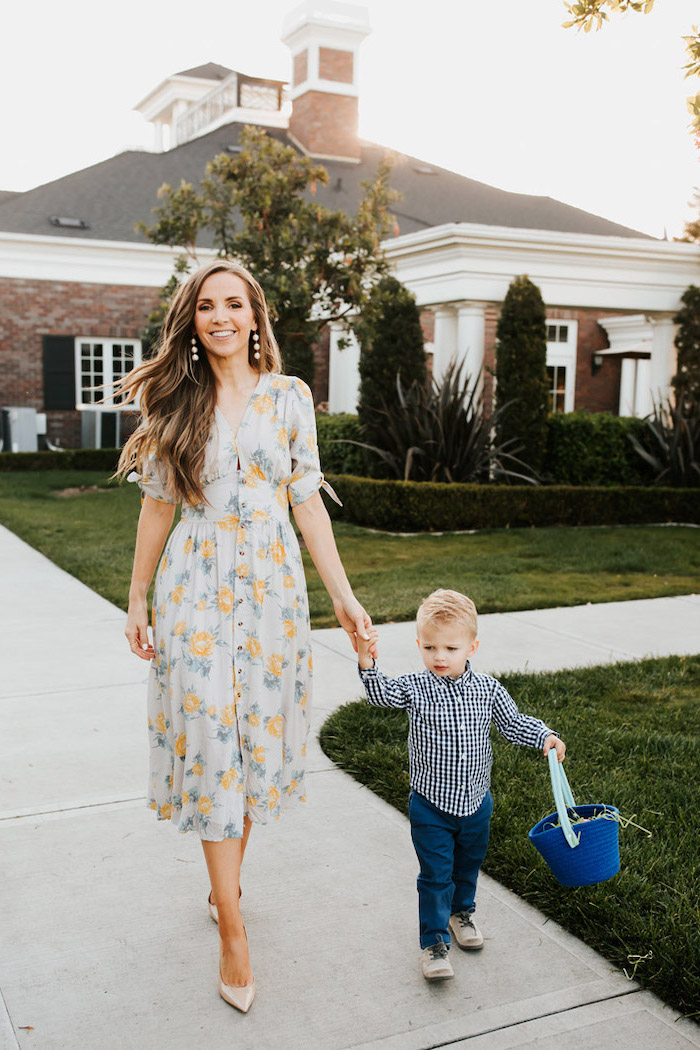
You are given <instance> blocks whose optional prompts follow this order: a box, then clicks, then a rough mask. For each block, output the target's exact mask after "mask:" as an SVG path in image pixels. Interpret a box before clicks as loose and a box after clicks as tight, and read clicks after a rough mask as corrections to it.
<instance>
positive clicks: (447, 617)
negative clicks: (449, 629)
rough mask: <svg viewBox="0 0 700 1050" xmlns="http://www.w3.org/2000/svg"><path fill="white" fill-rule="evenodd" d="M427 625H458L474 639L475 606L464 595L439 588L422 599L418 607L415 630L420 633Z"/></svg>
mask: <svg viewBox="0 0 700 1050" xmlns="http://www.w3.org/2000/svg"><path fill="white" fill-rule="evenodd" d="M428 623H431V624H446V623H460V624H463V625H464V626H465V627H466V628H467V630H468V631H469V633H470V634H471V635H472V636H473V637H474V638H476V606H475V605H474V602H473V601H472V600H471V598H467V596H466V594H460V593H459V591H447V590H443V589H442V588H441V589H440V590H437V591H433V593H432V594H429V595H428V597H427V598H424V599H423V601H422V602H421V603H420V605H419V607H418V614H417V616H416V627H417V629H418V630H419V631H420V629H421V627H423V626H424V624H428Z"/></svg>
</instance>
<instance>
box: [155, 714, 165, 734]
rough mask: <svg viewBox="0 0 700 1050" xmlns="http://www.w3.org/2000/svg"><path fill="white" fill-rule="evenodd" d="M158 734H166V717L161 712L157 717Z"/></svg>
mask: <svg viewBox="0 0 700 1050" xmlns="http://www.w3.org/2000/svg"><path fill="white" fill-rule="evenodd" d="M156 732H157V733H164V732H165V715H164V714H163V712H162V711H159V712H158V714H157V715H156Z"/></svg>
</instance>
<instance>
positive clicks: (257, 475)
mask: <svg viewBox="0 0 700 1050" xmlns="http://www.w3.org/2000/svg"><path fill="white" fill-rule="evenodd" d="M264 480H265V475H264V474H263V472H262V470H261V469H260V467H259V466H258V465H257V463H251V464H250V466H249V467H248V469H247V470H246V472H245V483H246V485H247V486H248V488H249V489H256V488H257V487H258V485H259V484H260V482H261V481H264Z"/></svg>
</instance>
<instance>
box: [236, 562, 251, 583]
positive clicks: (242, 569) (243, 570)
mask: <svg viewBox="0 0 700 1050" xmlns="http://www.w3.org/2000/svg"><path fill="white" fill-rule="evenodd" d="M249 572H250V569H249V567H248V566H247V565H246V564H245V562H244V563H243V564H242V565H239V566H238V568H237V569H236V575H237V576H238V579H239V580H245V578H246V576H247V575H248V573H249Z"/></svg>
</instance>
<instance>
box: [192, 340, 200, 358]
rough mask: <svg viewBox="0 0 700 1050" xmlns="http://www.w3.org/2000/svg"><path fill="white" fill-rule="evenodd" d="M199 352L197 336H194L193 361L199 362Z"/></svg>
mask: <svg viewBox="0 0 700 1050" xmlns="http://www.w3.org/2000/svg"><path fill="white" fill-rule="evenodd" d="M198 350H199V347H198V346H197V336H196V335H193V336H192V360H193V361H199V354H198V352H197V351H198Z"/></svg>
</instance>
